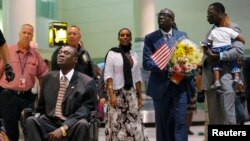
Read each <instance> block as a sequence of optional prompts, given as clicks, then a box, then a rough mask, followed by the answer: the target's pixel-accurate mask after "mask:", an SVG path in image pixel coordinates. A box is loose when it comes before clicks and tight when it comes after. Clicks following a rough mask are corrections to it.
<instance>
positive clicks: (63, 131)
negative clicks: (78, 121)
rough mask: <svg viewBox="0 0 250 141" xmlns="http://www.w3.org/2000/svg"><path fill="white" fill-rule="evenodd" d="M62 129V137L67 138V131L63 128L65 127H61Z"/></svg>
mask: <svg viewBox="0 0 250 141" xmlns="http://www.w3.org/2000/svg"><path fill="white" fill-rule="evenodd" d="M60 129H61V131H62V136H63V137H66V136H67V133H66V131H65V130H64V128H63V127H60Z"/></svg>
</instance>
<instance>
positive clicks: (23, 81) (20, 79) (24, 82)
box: [19, 76, 26, 88]
mask: <svg viewBox="0 0 250 141" xmlns="http://www.w3.org/2000/svg"><path fill="white" fill-rule="evenodd" d="M25 86H26V79H25V78H24V76H21V77H20V78H19V87H20V88H24V87H25Z"/></svg>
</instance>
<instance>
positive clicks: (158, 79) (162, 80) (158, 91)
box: [143, 29, 187, 100]
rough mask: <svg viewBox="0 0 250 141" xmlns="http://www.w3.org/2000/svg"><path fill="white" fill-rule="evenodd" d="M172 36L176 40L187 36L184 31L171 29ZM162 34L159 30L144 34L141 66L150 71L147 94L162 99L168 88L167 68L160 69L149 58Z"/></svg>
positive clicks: (159, 43)
mask: <svg viewBox="0 0 250 141" xmlns="http://www.w3.org/2000/svg"><path fill="white" fill-rule="evenodd" d="M172 31H173V33H172V36H173V37H174V38H175V39H176V40H178V39H179V38H180V37H182V36H187V34H186V33H185V32H181V31H177V30H175V29H173V30H172ZM162 38H163V34H162V32H161V30H157V31H155V32H152V33H150V34H148V35H146V36H145V40H144V48H143V68H144V69H145V70H147V71H150V72H151V73H150V76H149V82H148V88H147V95H149V96H151V97H153V98H155V99H159V100H160V99H162V98H163V96H164V94H166V92H167V88H168V83H169V80H168V70H165V71H161V70H160V69H159V67H158V66H157V65H156V64H155V62H154V61H153V60H152V59H151V55H152V54H153V53H154V52H155V51H156V50H157V49H158V48H159V47H160V46H161V43H162Z"/></svg>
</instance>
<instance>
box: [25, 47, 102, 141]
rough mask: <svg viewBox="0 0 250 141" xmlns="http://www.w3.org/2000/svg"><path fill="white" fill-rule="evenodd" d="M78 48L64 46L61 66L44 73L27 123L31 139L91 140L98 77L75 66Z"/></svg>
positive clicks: (32, 140)
mask: <svg viewBox="0 0 250 141" xmlns="http://www.w3.org/2000/svg"><path fill="white" fill-rule="evenodd" d="M77 56H78V55H77V50H76V49H75V48H73V47H70V46H65V47H63V48H61V49H60V50H59V52H58V55H57V64H58V65H59V66H60V70H57V71H51V72H49V73H48V74H47V75H45V76H44V81H43V82H44V83H43V84H42V85H41V86H42V87H41V92H40V98H39V103H38V107H37V108H36V113H40V116H39V117H34V116H33V117H29V118H28V119H27V121H26V123H27V133H28V134H27V138H28V141H45V140H48V141H52V140H53V141H54V140H62V139H64V140H67V141H83V140H86V141H88V140H89V139H90V137H89V135H90V134H89V120H90V113H91V111H93V110H95V105H96V101H97V99H96V87H95V81H94V80H93V79H92V78H90V77H89V76H87V75H85V74H83V73H80V72H77V71H76V70H74V68H75V65H76V63H77Z"/></svg>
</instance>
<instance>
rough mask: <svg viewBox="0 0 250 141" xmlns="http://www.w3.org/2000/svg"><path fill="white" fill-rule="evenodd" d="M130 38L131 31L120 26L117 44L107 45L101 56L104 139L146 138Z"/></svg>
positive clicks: (140, 139) (139, 88) (135, 59)
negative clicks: (105, 94)
mask: <svg viewBox="0 0 250 141" xmlns="http://www.w3.org/2000/svg"><path fill="white" fill-rule="evenodd" d="M131 40H132V34H131V31H130V30H129V29H128V28H122V29H120V30H119V32H118V41H119V46H118V47H114V48H111V49H110V50H109V51H108V53H107V55H106V58H105V60H106V63H105V70H104V81H105V82H106V86H107V91H108V96H109V102H108V111H107V115H106V121H105V135H106V141H113V140H131V141H145V140H148V139H147V137H146V136H145V134H144V126H143V123H142V117H141V114H140V110H141V108H142V106H143V101H142V91H141V79H142V78H141V72H140V67H139V66H140V65H139V62H138V56H137V54H136V53H135V52H133V51H132V50H131V46H132V45H131Z"/></svg>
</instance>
